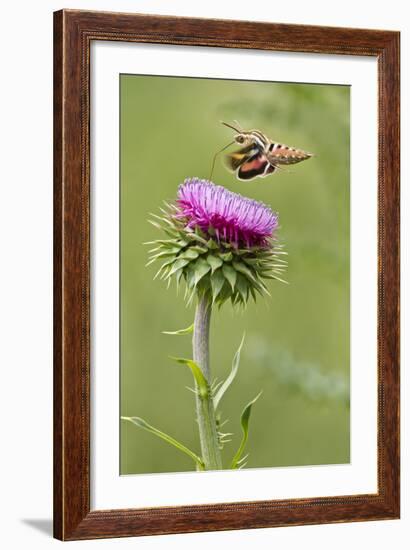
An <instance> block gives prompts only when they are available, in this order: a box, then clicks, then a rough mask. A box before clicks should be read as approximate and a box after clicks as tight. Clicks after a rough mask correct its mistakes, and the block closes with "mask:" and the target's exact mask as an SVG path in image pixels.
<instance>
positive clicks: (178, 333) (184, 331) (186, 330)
mask: <svg viewBox="0 0 410 550" xmlns="http://www.w3.org/2000/svg"><path fill="white" fill-rule="evenodd" d="M192 332H194V323H192V325H190V326H189V327H187V328H182V329H181V330H175V331H173V332H171V331H168V330H163V331H162V334H168V335H170V336H185V335H186V334H192Z"/></svg>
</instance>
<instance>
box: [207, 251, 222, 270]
mask: <svg viewBox="0 0 410 550" xmlns="http://www.w3.org/2000/svg"><path fill="white" fill-rule="evenodd" d="M206 261H207V262H208V264H209V265H210V266H211V269H212V273H213V272H214V271H216V270H217V269H218V268H219V267H221V265H222V264H223V261H222V260H221V258H218V257H217V256H212V255H211V254H210V255H209V256H207V258H206Z"/></svg>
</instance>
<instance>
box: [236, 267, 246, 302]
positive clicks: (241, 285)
mask: <svg viewBox="0 0 410 550" xmlns="http://www.w3.org/2000/svg"><path fill="white" fill-rule="evenodd" d="M235 288H236V289H237V291H238V292H239V296H240V297H241V299H242V301H243V303H244V304H246V301H247V299H248V288H249V285H248V283H247V282H246V279H245V277H244V276H243V275H241V274H240V273H238V275H237V277H236V285H235Z"/></svg>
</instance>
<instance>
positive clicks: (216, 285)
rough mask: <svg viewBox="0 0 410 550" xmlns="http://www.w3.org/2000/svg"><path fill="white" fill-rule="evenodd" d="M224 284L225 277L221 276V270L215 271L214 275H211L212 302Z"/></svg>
mask: <svg viewBox="0 0 410 550" xmlns="http://www.w3.org/2000/svg"><path fill="white" fill-rule="evenodd" d="M224 284H225V277H224V276H223V274H222V272H221V270H220V269H218V270H217V271H215V273H213V274H212V275H211V289H212V300H213V301H214V302H215V300H216V299H217V298H218V296H219V293H220V292H221V290H222V287H223V286H224Z"/></svg>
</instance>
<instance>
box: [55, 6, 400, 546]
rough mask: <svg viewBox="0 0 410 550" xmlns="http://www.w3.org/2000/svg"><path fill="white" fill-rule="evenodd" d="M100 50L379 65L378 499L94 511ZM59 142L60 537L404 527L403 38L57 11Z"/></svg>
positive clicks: (57, 377) (351, 31)
mask: <svg viewBox="0 0 410 550" xmlns="http://www.w3.org/2000/svg"><path fill="white" fill-rule="evenodd" d="M93 40H99V41H100V40H106V41H124V42H145V43H160V44H174V45H190V46H218V47H223V48H242V49H257V50H272V51H288V52H306V53H321V54H341V55H344V54H347V55H358V56H371V57H374V58H377V62H378V90H379V99H378V102H379V120H378V124H379V131H378V143H379V159H378V258H379V260H378V492H377V494H360V495H351V496H349V495H345V496H337V497H321V496H320V495H318V497H317V498H308V499H292V500H289V499H287V500H277V501H274V500H272V501H255V502H238V503H226V504H224V503H221V504H209V505H193V506H178V507H157V508H146V509H113V510H91V509H90V206H89V196H90V137H89V123H90V91H89V82H90V45H91V43H92V41H93ZM54 138H55V141H54V536H55V537H56V538H58V539H61V540H78V539H93V538H103V537H125V536H136V535H151V534H165V533H185V532H196V531H211V530H213V531H217V530H229V529H245V528H246V529H250V528H259V527H274V526H285V525H307V524H318V523H334V522H351V521H366V520H377V519H394V518H398V517H399V509H400V492H399V486H400V477H399V462H400V459H399V393H400V392H399V226H400V218H399V33H398V32H390V31H379V30H359V29H347V28H327V27H314V26H303V25H287V24H268V23H254V22H245V21H223V20H203V19H190V18H176V17H160V16H150V15H137V14H120V13H105V12H87V11H75V10H63V11H59V12H56V13H55V14H54ZM364 406H365V405H364Z"/></svg>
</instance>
